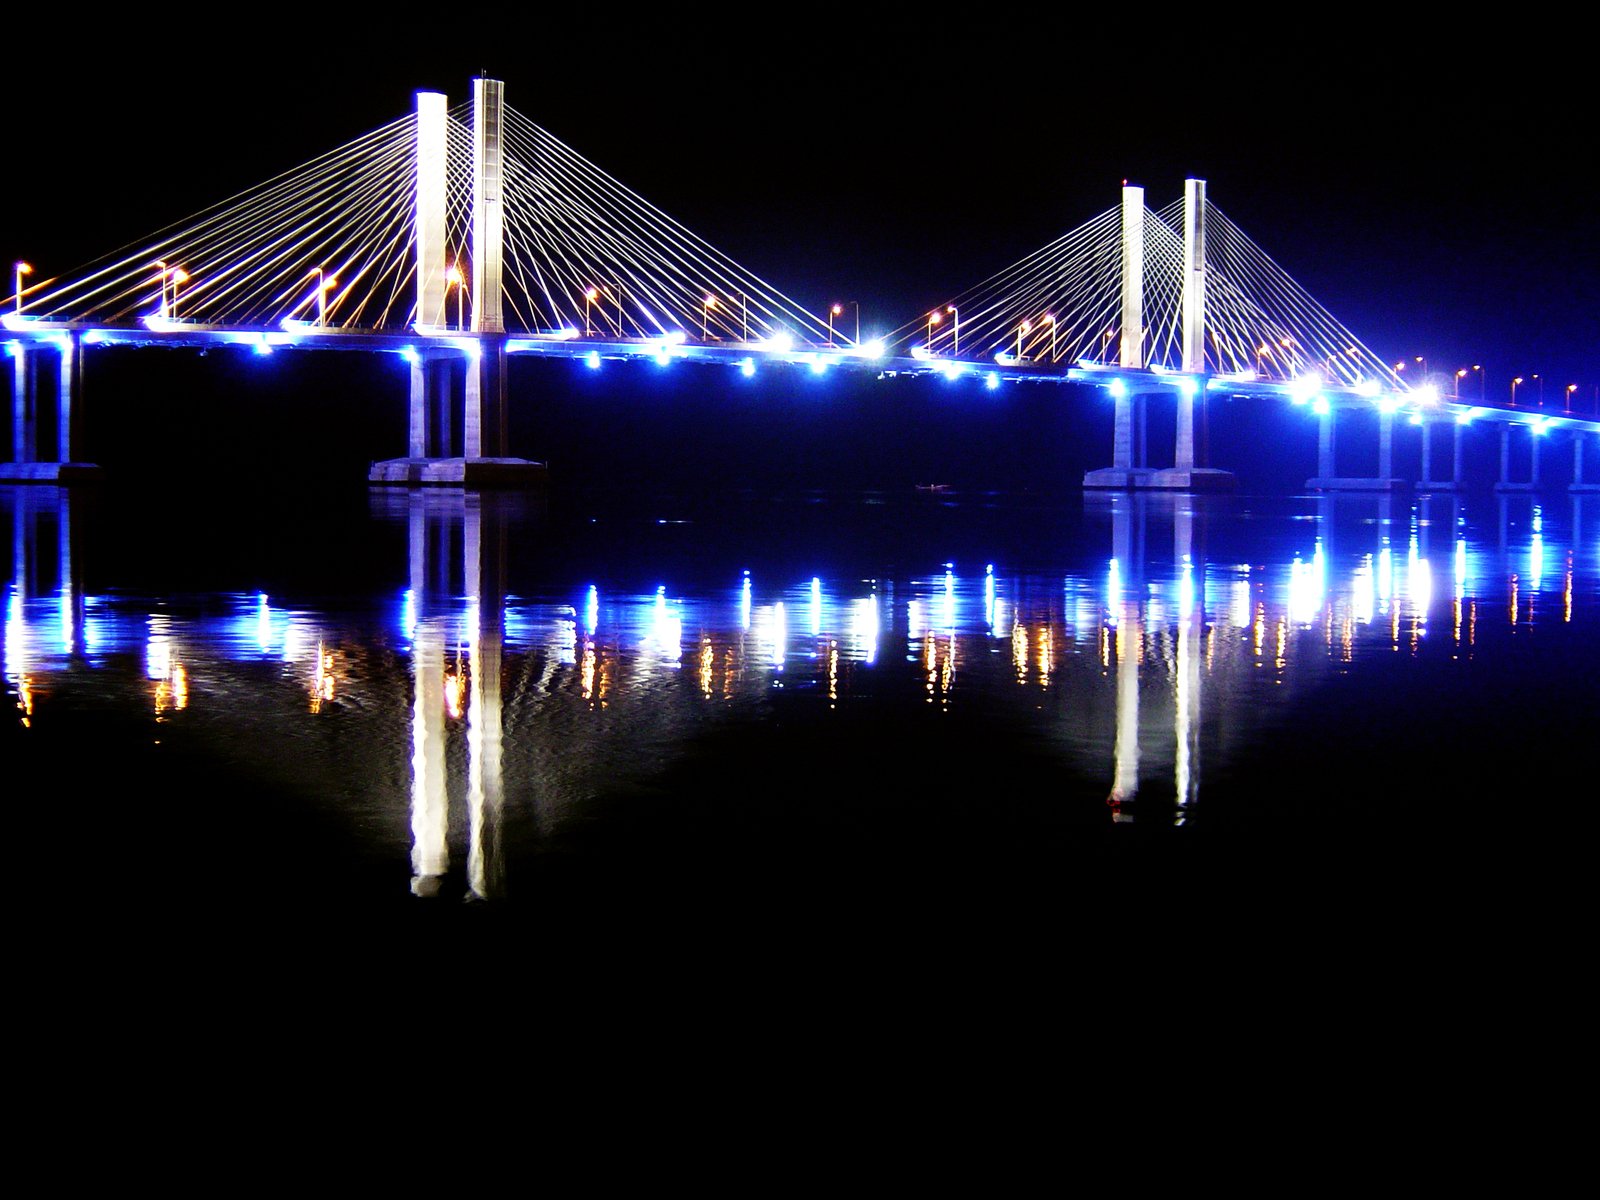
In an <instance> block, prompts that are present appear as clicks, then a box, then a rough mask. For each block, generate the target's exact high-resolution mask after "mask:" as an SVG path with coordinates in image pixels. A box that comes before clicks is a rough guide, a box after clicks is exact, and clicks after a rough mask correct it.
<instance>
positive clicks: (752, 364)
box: [739, 358, 756, 379]
mask: <svg viewBox="0 0 1600 1200" xmlns="http://www.w3.org/2000/svg"><path fill="white" fill-rule="evenodd" d="M755 373H756V360H755V359H753V358H747V359H745V360H744V361H743V362H741V363H740V364H739V374H741V375H743V376H744V377H745V378H746V379H749V378H750V377H751V376H752V375H754V374H755Z"/></svg>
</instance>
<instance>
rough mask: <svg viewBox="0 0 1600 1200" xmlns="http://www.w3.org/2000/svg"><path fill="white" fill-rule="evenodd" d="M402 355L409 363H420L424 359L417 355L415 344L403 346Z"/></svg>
mask: <svg viewBox="0 0 1600 1200" xmlns="http://www.w3.org/2000/svg"><path fill="white" fill-rule="evenodd" d="M400 357H401V358H403V359H405V360H406V361H407V362H408V363H418V362H421V361H422V359H421V358H419V357H418V356H417V348H416V347H415V346H403V347H401V350H400Z"/></svg>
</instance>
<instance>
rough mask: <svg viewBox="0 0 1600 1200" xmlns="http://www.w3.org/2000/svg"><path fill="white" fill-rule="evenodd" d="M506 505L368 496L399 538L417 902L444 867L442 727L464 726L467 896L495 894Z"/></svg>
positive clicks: (501, 800) (429, 496)
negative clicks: (398, 529) (404, 554)
mask: <svg viewBox="0 0 1600 1200" xmlns="http://www.w3.org/2000/svg"><path fill="white" fill-rule="evenodd" d="M515 504H516V498H514V497H507V496H500V495H496V494H494V493H486V494H485V493H475V492H467V493H464V494H463V493H460V492H439V493H435V492H427V491H422V492H411V493H409V494H399V495H393V494H385V495H380V496H377V497H375V499H374V505H375V506H376V507H377V508H378V509H379V510H380V511H381V512H384V513H386V514H387V515H388V516H390V517H394V516H397V515H399V513H400V512H401V511H402V510H403V513H404V519H405V521H406V526H407V533H408V548H409V553H408V565H409V568H410V570H409V576H410V578H409V582H410V589H409V590H408V592H407V594H406V607H405V616H404V617H403V620H404V621H405V622H406V624H407V627H408V629H407V632H408V633H409V634H410V637H411V657H412V718H411V836H412V847H411V872H412V873H411V890H412V892H413V893H415V894H416V895H418V896H424V897H433V896H438V895H439V894H440V892H441V887H442V884H443V880H444V878H445V876H446V874H447V873H448V871H449V869H450V803H451V796H450V793H451V786H450V785H451V782H452V780H451V775H450V772H449V771H448V769H447V756H446V729H445V725H446V719H447V718H449V719H451V720H457V721H459V720H465V722H466V758H467V771H466V779H465V791H466V795H465V797H464V798H463V802H464V803H465V806H466V813H467V831H468V834H467V855H466V878H467V889H468V895H469V897H471V898H476V899H484V900H487V899H492V898H495V897H497V896H500V895H502V894H503V893H504V890H505V866H504V862H503V860H502V856H501V852H500V826H501V819H502V814H503V811H504V805H505V793H504V785H503V779H502V773H501V760H502V745H501V742H502V735H501V730H502V715H501V708H502V699H501V686H500V680H501V667H502V663H503V660H504V655H505V600H506V583H505V572H506V550H507V548H506V529H507V517H508V511H509V509H511V508H512V507H513V506H514V505H515ZM458 565H459V568H460V569H459V572H457V570H456V567H457V566H458ZM462 598H464V599H465V602H466V607H465V612H464V613H463V612H462V610H461V606H460V603H459V602H460V601H461V599H462ZM457 782H458V783H459V781H457Z"/></svg>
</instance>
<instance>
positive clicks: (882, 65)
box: [0, 6, 1600, 392]
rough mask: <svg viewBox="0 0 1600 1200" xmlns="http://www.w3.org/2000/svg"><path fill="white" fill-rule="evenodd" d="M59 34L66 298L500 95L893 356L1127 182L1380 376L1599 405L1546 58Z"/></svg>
mask: <svg viewBox="0 0 1600 1200" xmlns="http://www.w3.org/2000/svg"><path fill="white" fill-rule="evenodd" d="M208 11H209V10H208ZM60 16H61V15H60V14H52V17H51V21H50V22H49V23H45V22H43V21H38V22H37V23H34V22H33V21H25V22H23V23H20V24H19V23H18V22H17V21H16V20H15V19H8V21H7V25H8V27H9V29H10V32H11V33H12V35H13V36H12V38H11V41H12V53H11V54H10V55H8V57H9V59H10V61H11V64H12V68H13V79H14V84H13V87H14V90H13V93H12V94H13V97H14V105H13V108H12V113H13V116H12V118H11V119H10V120H9V121H8V122H7V127H8V133H7V140H8V147H9V148H8V155H7V157H8V162H9V164H10V165H9V169H8V171H7V177H8V184H7V187H6V188H5V189H4V194H5V197H6V199H5V200H4V201H3V204H4V208H3V210H0V215H3V219H0V253H3V255H4V257H5V261H7V262H9V261H11V260H12V259H15V258H26V259H28V260H29V261H32V262H34V263H36V264H39V265H40V266H41V269H43V270H46V271H48V272H50V273H56V272H57V271H58V270H61V269H69V268H70V267H71V266H72V265H75V264H77V263H81V262H83V261H86V260H88V259H90V258H92V257H94V256H96V255H97V254H99V253H101V252H103V251H106V250H109V249H112V248H114V247H116V246H119V245H121V244H123V243H124V242H127V241H130V240H133V239H136V238H138V237H139V236H141V235H142V234H145V233H147V232H149V231H152V230H154V229H156V228H158V227H160V226H162V225H165V224H166V223H168V222H169V221H172V220H176V219H178V218H180V217H182V216H185V215H187V214H188V213H191V212H193V211H195V210H197V209H199V208H202V207H204V206H205V205H206V204H209V203H211V202H213V201H215V200H217V199H220V198H223V197H225V196H227V195H230V194H232V193H233V192H234V191H237V190H239V189H240V188H242V187H245V186H248V185H249V184H251V183H254V182H256V181H257V180H259V179H262V178H265V177H267V176H269V175H271V174H273V173H276V172H277V171H279V170H283V169H285V168H288V167H291V166H294V165H296V164H298V163H300V162H302V161H304V160H306V159H308V158H311V157H313V156H314V155H316V154H317V153H320V152H322V151H323V150H326V149H328V148H331V147H333V146H335V145H338V144H339V143H342V142H344V141H346V140H348V139H350V138H352V137H354V136H357V135H358V134H360V133H362V132H364V131H365V130H367V129H369V128H371V127H373V126H375V125H378V124H380V123H382V122H384V121H387V120H390V119H393V118H394V117H396V116H399V115H401V114H403V113H405V112H406V111H408V110H409V109H410V108H411V106H412V103H413V101H412V93H413V92H414V91H416V90H417V89H419V88H430V89H438V90H442V91H445V92H446V93H447V94H449V95H450V96H451V97H452V98H465V97H466V96H468V95H470V79H471V77H472V75H474V74H476V73H477V72H478V71H479V70H487V71H488V72H489V73H490V74H491V75H494V76H497V77H499V78H501V79H503V80H505V83H506V98H507V102H508V103H509V104H511V105H513V106H514V107H516V108H517V109H519V110H520V111H521V112H522V113H523V114H524V115H526V116H528V117H530V118H531V119H533V120H535V121H537V122H538V123H539V124H541V125H543V126H545V127H546V128H547V129H549V130H550V131H551V132H552V133H554V134H556V135H557V136H558V137H560V138H562V139H563V140H564V141H566V142H567V143H568V144H570V145H572V146H573V147H574V148H576V149H577V150H579V151H581V152H582V153H584V154H585V155H586V156H587V157H589V158H590V159H591V160H593V161H594V162H596V163H597V164H599V165H600V166H601V167H603V168H605V169H606V170H608V171H609V172H611V173H612V174H613V175H615V176H617V177H618V178H619V179H621V180H622V181H623V182H624V183H626V184H628V185H629V186H631V187H633V188H634V189H635V190H637V191H638V192H640V193H642V194H643V195H644V196H646V197H647V198H648V199H650V200H651V201H652V202H654V203H655V204H657V205H658V206H660V207H661V208H663V209H664V210H665V211H667V212H669V213H671V214H672V215H674V216H675V217H677V218H678V219H680V220H681V221H683V222H684V223H685V224H687V225H688V226H690V227H691V228H693V229H694V230H695V231H696V232H698V233H700V234H701V235H702V236H704V237H705V238H707V239H708V240H709V241H711V242H712V243H713V244H715V245H718V246H720V247H721V248H723V249H724V250H726V251H728V252H729V253H730V254H732V255H733V256H734V257H735V258H736V259H738V260H740V261H741V262H743V263H744V264H745V265H747V266H748V267H750V268H751V269H753V270H755V271H756V272H757V273H758V274H760V275H762V276H764V277H766V278H767V279H768V280H769V281H770V282H772V283H774V284H775V285H777V286H778V287H779V288H780V289H782V290H783V291H785V292H787V293H788V294H790V295H791V296H793V297H794V298H795V299H797V300H799V301H801V302H802V303H804V304H806V305H808V306H809V307H811V308H813V309H821V308H822V307H823V306H824V305H825V304H826V303H828V302H829V301H832V300H836V299H860V301H861V304H862V311H863V317H864V320H865V321H866V323H868V324H872V325H877V326H881V327H883V328H890V327H893V326H895V325H898V324H901V323H902V322H904V321H907V320H910V319H912V318H913V317H915V316H916V315H917V314H918V313H919V312H921V311H923V310H924V309H925V308H926V307H927V306H928V305H930V304H932V303H934V302H936V301H937V300H939V299H941V298H943V297H945V296H948V295H951V294H954V293H956V292H959V291H960V290H962V289H963V288H965V287H967V286H970V285H972V284H974V283H977V282H978V281H979V280H981V279H983V278H984V277H985V276H987V275H989V274H990V273H991V272H993V271H995V270H997V269H999V268H1001V267H1003V266H1006V265H1007V264H1009V263H1011V262H1013V261H1014V260H1016V259H1017V258H1020V257H1021V256H1022V255H1024V254H1026V253H1028V252H1029V251H1031V250H1033V249H1035V248H1036V247H1038V246H1039V245H1041V244H1043V243H1044V242H1046V241H1048V240H1050V239H1051V238H1054V237H1056V236H1058V235H1059V234H1061V233H1063V232H1065V231H1066V230H1067V229H1070V228H1072V227H1073V226H1075V225H1078V224H1080V223H1082V222H1083V221H1085V220H1087V219H1089V218H1090V217H1092V216H1094V215H1095V214H1097V213H1099V212H1101V211H1103V210H1104V209H1106V208H1109V207H1111V206H1112V205H1114V204H1115V203H1116V202H1117V199H1118V188H1119V186H1120V184H1121V182H1122V180H1123V179H1124V178H1127V179H1129V180H1130V181H1132V182H1137V183H1142V184H1143V185H1144V186H1145V187H1146V189H1147V195H1148V198H1149V201H1150V203H1151V204H1152V206H1153V207H1160V206H1162V205H1163V204H1165V203H1167V202H1168V201H1169V200H1171V199H1176V198H1177V197H1178V196H1180V195H1181V194H1182V181H1183V178H1184V176H1185V175H1188V174H1196V175H1201V176H1204V177H1205V178H1207V180H1208V181H1209V194H1210V197H1211V199H1212V200H1213V201H1214V202H1215V203H1217V204H1218V205H1219V206H1220V207H1221V208H1222V209H1223V210H1224V211H1225V212H1227V213H1228V214H1229V215H1230V216H1231V217H1232V218H1233V219H1234V220H1235V221H1237V222H1238V223H1239V224H1240V225H1241V226H1242V227H1243V228H1244V229H1245V230H1246V231H1247V232H1248V233H1249V234H1250V235H1251V236H1252V237H1253V238H1254V239H1255V240H1256V241H1257V243H1258V244H1260V245H1261V246H1262V247H1263V248H1264V249H1265V250H1266V251H1267V252H1268V253H1269V254H1270V255H1272V256H1273V257H1274V258H1275V259H1277V261H1278V262H1279V263H1281V264H1282V265H1283V266H1285V267H1286V268H1287V269H1288V270H1289V271H1290V273H1291V274H1293V275H1294V276H1295V277H1296V278H1297V279H1298V280H1299V281H1300V282H1301V283H1302V284H1303V285H1304V286H1305V287H1306V288H1307V289H1308V290H1309V291H1310V292H1311V293H1312V294H1313V295H1314V296H1316V297H1317V298H1318V299H1319V300H1321V301H1322V302H1323V303H1324V304H1325V305H1326V306H1327V307H1328V308H1329V309H1330V310H1332V311H1333V313H1334V314H1335V315H1336V316H1338V317H1339V318H1340V319H1342V320H1343V321H1344V323H1345V324H1346V325H1348V326H1350V327H1351V328H1352V329H1353V330H1354V331H1355V332H1356V333H1357V334H1358V335H1359V336H1360V337H1362V338H1363V340H1365V341H1366V342H1367V343H1368V344H1369V345H1371V346H1373V348H1374V349H1375V350H1377V351H1379V352H1380V353H1382V354H1384V355H1386V356H1389V357H1391V358H1396V359H1397V358H1399V357H1401V356H1407V357H1409V356H1412V355H1416V354H1425V355H1427V356H1428V358H1429V361H1430V366H1431V367H1432V368H1433V369H1435V370H1447V369H1453V368H1454V367H1455V366H1458V365H1464V364H1467V363H1471V362H1480V361H1481V362H1484V363H1487V364H1488V365H1489V366H1490V369H1491V371H1492V372H1493V377H1494V378H1496V379H1498V378H1499V377H1501V376H1504V377H1505V378H1506V379H1509V378H1510V376H1511V375H1512V374H1514V373H1517V374H1523V375H1529V374H1531V373H1532V372H1534V371H1542V372H1544V373H1545V374H1546V378H1547V380H1549V381H1551V382H1552V383H1560V384H1564V383H1565V382H1568V381H1571V380H1580V381H1582V382H1583V383H1584V385H1585V391H1586V392H1588V391H1590V390H1591V389H1592V388H1593V387H1594V386H1595V385H1596V384H1600V235H1597V233H1596V221H1595V217H1594V213H1595V209H1596V195H1597V188H1600V139H1597V137H1596V134H1595V127H1596V118H1597V116H1600V113H1597V105H1596V102H1595V75H1594V63H1593V61H1592V59H1591V60H1590V61H1588V62H1583V61H1581V57H1580V56H1581V46H1579V45H1578V42H1579V40H1580V39H1578V38H1577V36H1576V34H1571V35H1567V34H1563V33H1562V32H1561V31H1560V30H1557V29H1552V28H1550V27H1548V26H1539V27H1530V28H1529V29H1527V30H1526V31H1524V30H1523V29H1522V28H1520V27H1519V26H1518V25H1516V24H1515V23H1512V22H1510V21H1507V22H1506V23H1505V24H1504V25H1502V26H1496V27H1492V28H1491V27H1471V26H1466V27H1462V28H1459V29H1441V28H1438V27H1435V26H1429V25H1426V24H1423V23H1422V22H1420V21H1419V22H1405V21H1403V20H1397V19H1396V18H1395V16H1394V14H1393V13H1392V12H1390V11H1386V10H1385V11H1380V12H1379V13H1377V14H1366V13H1363V12H1361V11H1358V10H1353V9H1342V10H1337V11H1335V10H1325V11H1319V12H1316V13H1312V12H1295V13H1288V14H1280V15H1279V16H1277V17H1276V18H1274V23H1273V26H1272V28H1270V29H1269V28H1267V27H1265V25H1264V24H1263V22H1262V21H1260V20H1257V19H1254V18H1247V17H1246V16H1244V15H1242V14H1241V15H1238V16H1223V15H1219V14H1217V13H1213V12H1206V13H1204V14H1202V15H1201V19H1199V20H1198V21H1197V22H1196V23H1195V24H1194V26H1193V32H1192V34H1191V35H1189V40H1188V42H1187V43H1180V40H1179V39H1178V37H1177V36H1175V35H1168V34H1161V33H1158V32H1156V30H1157V28H1158V27H1160V26H1161V25H1162V24H1163V19H1162V18H1161V16H1160V14H1158V13H1156V12H1154V11H1150V12H1143V11H1140V12H1135V11H1133V10H1128V11H1126V12H1119V13H1107V14H1104V15H1102V16H1099V17H1095V18H1087V17H1084V16H1082V15H1081V14H1077V15H1067V16H1061V17H1056V18H1045V17H1041V16H1037V15H1033V14H1029V13H1025V12H1023V11H1021V10H1014V9H1011V8H1009V7H998V6H997V7H995V8H994V9H992V10H983V11H977V12H974V11H963V12H962V13H960V14H959V15H940V14H938V13H936V12H934V11H932V10H924V11H921V12H918V11H911V10H904V9H903V10H900V11H899V12H898V13H897V14H896V15H895V16H894V17H893V18H873V17H871V16H869V15H863V14H862V13H861V12H857V11H852V10H850V9H848V8H845V7H840V8H839V9H837V10H835V11H828V10H825V9H811V10H805V11H803V12H802V11H800V10H780V9H773V10H767V11H764V12H752V11H749V10H746V11H744V12H742V13H738V14H732V15H726V16H719V15H717V14H715V13H714V12H713V11H711V10H709V9H701V10H694V11H693V12H690V13H687V14H686V15H677V14H676V13H673V14H667V15H663V16H660V17H655V18H651V19H649V20H644V21H635V20H632V19H630V18H629V17H628V16H627V15H626V13H624V12H621V11H618V12H615V13H604V14H601V15H599V16H596V17H586V16H573V17H554V16H551V15H550V14H548V13H541V12H535V11H533V10H526V12H525V14H523V13H522V12H520V11H519V13H517V14H514V15H511V16H503V15H502V16H495V17H493V18H492V19H491V20H490V22H489V24H488V27H489V28H491V29H492V30H494V32H493V34H492V35H491V36H490V37H489V38H487V39H486V40H485V42H484V44H483V46H482V47H481V48H479V49H476V50H474V49H472V48H471V41H472V38H471V32H472V31H471V30H468V29H466V28H465V26H464V24H463V23H462V22H459V21H453V20H451V19H449V18H448V16H447V18H446V19H445V20H443V21H437V22H434V23H432V24H431V25H430V26H429V32H428V33H427V34H426V35H425V36H423V37H421V38H416V37H409V36H407V35H406V34H405V33H403V32H401V31H400V29H399V28H398V27H399V25H400V19H399V17H398V16H395V17H389V16H384V15H377V14H374V13H373V12H371V11H370V10H366V11H364V12H363V13H362V15H361V16H359V17H351V16H343V15H340V14H339V12H338V11H337V10H333V11H332V12H331V13H317V12H312V11H309V10H272V11H271V12H263V13H261V14H259V15H251V16H250V17H249V18H248V23H247V28H248V33H247V34H246V35H245V36H243V37H240V36H236V35H234V34H231V33H224V32H222V31H221V30H220V28H219V27H215V26H208V27H205V28H200V29H193V28H188V27H185V26H182V25H181V24H178V23H177V22H178V21H181V19H182V18H181V15H180V16H173V15H169V16H167V17H166V18H165V21H166V23H165V24H163V25H162V26H159V27H157V26H152V25H151V24H149V23H146V22H140V21H135V20H131V19H130V20H113V21H109V22H102V23H100V24H97V25H89V24H87V23H85V27H84V28H81V29H80V28H72V27H70V26H68V27H63V25H62V23H61V19H60ZM213 16H214V14H213ZM1335 26H1336V27H1337V28H1338V30H1342V31H1344V32H1330V28H1331V27H1335ZM55 50H60V51H62V52H70V53H71V55H72V57H71V59H69V60H68V59H59V58H56V57H54V52H55ZM69 64H70V65H69Z"/></svg>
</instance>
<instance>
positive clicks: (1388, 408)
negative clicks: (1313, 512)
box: [1378, 396, 1400, 417]
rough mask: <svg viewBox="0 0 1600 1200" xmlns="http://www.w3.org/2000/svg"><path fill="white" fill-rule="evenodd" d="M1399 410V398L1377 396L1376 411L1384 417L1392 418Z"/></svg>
mask: <svg viewBox="0 0 1600 1200" xmlns="http://www.w3.org/2000/svg"><path fill="white" fill-rule="evenodd" d="M1399 409H1400V397H1399V396H1379V397H1378V411H1379V412H1381V413H1382V414H1383V415H1384V416H1386V417H1389V416H1393V415H1394V414H1395V413H1396V412H1398V411H1399Z"/></svg>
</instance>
